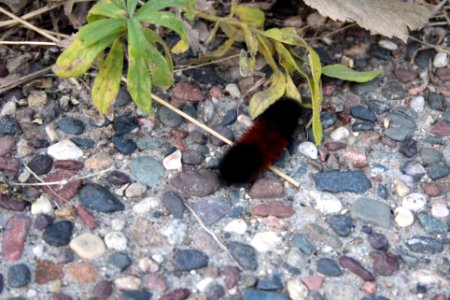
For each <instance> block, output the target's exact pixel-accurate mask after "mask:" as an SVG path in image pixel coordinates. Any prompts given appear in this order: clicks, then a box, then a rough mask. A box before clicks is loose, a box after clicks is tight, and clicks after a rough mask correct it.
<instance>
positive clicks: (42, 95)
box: [28, 91, 47, 108]
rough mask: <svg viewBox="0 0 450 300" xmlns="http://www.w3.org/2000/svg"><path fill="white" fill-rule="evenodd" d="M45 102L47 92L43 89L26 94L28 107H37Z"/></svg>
mask: <svg viewBox="0 0 450 300" xmlns="http://www.w3.org/2000/svg"><path fill="white" fill-rule="evenodd" d="M46 104H47V93H46V92H45V91H31V92H30V95H29V96H28V107H29V108H38V107H44V106H45V105H46Z"/></svg>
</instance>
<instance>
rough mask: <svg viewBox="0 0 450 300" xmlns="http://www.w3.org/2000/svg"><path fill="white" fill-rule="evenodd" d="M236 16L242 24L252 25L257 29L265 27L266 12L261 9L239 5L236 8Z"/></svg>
mask: <svg viewBox="0 0 450 300" xmlns="http://www.w3.org/2000/svg"><path fill="white" fill-rule="evenodd" d="M236 16H238V17H239V20H241V21H242V22H244V23H248V24H251V25H253V26H255V27H257V28H262V27H263V26H264V12H263V11H262V10H260V9H259V8H255V7H249V6H246V5H238V6H237V7H236Z"/></svg>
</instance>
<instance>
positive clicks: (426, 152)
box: [420, 147, 442, 166]
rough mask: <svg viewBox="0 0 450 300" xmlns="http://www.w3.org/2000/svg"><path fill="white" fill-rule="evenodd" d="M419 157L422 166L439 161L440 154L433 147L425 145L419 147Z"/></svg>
mask: <svg viewBox="0 0 450 300" xmlns="http://www.w3.org/2000/svg"><path fill="white" fill-rule="evenodd" d="M420 158H421V159H422V163H423V165H424V166H427V165H431V164H434V163H437V162H439V161H441V159H442V155H441V153H439V151H437V150H436V149H434V148H430V147H426V148H422V149H420Z"/></svg>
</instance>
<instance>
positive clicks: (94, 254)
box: [69, 232, 106, 259]
mask: <svg viewBox="0 0 450 300" xmlns="http://www.w3.org/2000/svg"><path fill="white" fill-rule="evenodd" d="M69 247H70V249H72V250H73V252H75V253H76V254H78V256H80V257H81V258H86V259H96V258H99V257H101V256H103V254H105V251H106V249H105V244H104V243H103V241H102V239H101V238H99V237H98V236H96V235H95V234H92V233H89V232H86V233H82V234H80V235H79V236H77V237H76V238H74V239H73V240H71V241H70V244H69Z"/></svg>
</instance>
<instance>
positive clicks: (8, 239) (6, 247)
mask: <svg viewBox="0 0 450 300" xmlns="http://www.w3.org/2000/svg"><path fill="white" fill-rule="evenodd" d="M30 226H31V218H30V217H28V216H26V215H14V216H12V217H11V218H9V219H8V221H7V222H6V225H5V229H4V231H3V241H2V256H3V260H5V261H17V260H19V259H20V258H21V257H22V253H23V249H24V248H25V241H26V239H27V234H28V231H29V230H30Z"/></svg>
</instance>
